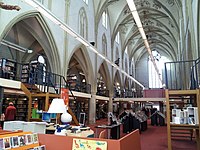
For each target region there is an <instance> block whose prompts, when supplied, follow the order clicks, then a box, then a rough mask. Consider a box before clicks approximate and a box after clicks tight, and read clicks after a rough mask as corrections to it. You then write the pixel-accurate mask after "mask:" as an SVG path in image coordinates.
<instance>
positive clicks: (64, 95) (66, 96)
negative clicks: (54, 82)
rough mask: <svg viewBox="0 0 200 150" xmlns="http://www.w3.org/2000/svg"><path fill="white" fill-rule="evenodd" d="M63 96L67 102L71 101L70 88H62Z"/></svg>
mask: <svg viewBox="0 0 200 150" xmlns="http://www.w3.org/2000/svg"><path fill="white" fill-rule="evenodd" d="M61 98H62V99H64V102H65V104H66V105H67V106H68V103H69V89H65V88H61Z"/></svg>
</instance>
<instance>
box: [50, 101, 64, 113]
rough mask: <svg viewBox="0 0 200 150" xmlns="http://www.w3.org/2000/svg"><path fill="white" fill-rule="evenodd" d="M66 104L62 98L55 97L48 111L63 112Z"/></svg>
mask: <svg viewBox="0 0 200 150" xmlns="http://www.w3.org/2000/svg"><path fill="white" fill-rule="evenodd" d="M64 112H66V106H65V103H64V100H63V99H60V98H55V99H53V100H52V102H51V105H50V107H49V110H48V113H64Z"/></svg>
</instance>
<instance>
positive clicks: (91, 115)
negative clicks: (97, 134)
mask: <svg viewBox="0 0 200 150" xmlns="http://www.w3.org/2000/svg"><path fill="white" fill-rule="evenodd" d="M95 122H96V92H92V93H91V98H90V101H89V124H94V123H95Z"/></svg>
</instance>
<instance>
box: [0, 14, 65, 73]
mask: <svg viewBox="0 0 200 150" xmlns="http://www.w3.org/2000/svg"><path fill="white" fill-rule="evenodd" d="M36 29H37V30H36ZM22 31H23V32H22ZM3 36H4V38H3V39H6V40H7V41H10V42H12V43H14V44H17V45H23V46H24V47H26V48H28V49H32V50H33V53H32V54H27V53H24V54H22V53H21V54H19V52H16V55H15V57H16V58H17V61H19V62H29V61H31V60H32V59H35V58H37V57H38V55H40V54H42V55H43V56H44V57H45V58H46V60H53V61H47V62H46V63H47V65H48V66H49V67H48V70H49V71H51V70H53V71H54V73H59V74H61V70H62V69H61V67H60V66H61V62H60V59H59V54H58V49H57V46H56V43H55V40H54V38H53V35H52V33H51V30H50V28H49V26H48V25H47V23H46V21H45V20H44V18H43V17H42V15H41V14H40V13H39V12H35V11H32V12H28V13H27V12H26V13H21V14H20V15H18V16H16V17H15V18H14V19H13V20H12V21H11V22H10V23H9V24H8V25H7V26H6V28H5V30H4V35H3ZM24 39H26V40H24Z"/></svg>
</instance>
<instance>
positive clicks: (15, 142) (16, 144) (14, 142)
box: [11, 136, 19, 148]
mask: <svg viewBox="0 0 200 150" xmlns="http://www.w3.org/2000/svg"><path fill="white" fill-rule="evenodd" d="M11 140H12V142H11V147H14V148H15V147H19V141H18V136H13V137H11Z"/></svg>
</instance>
